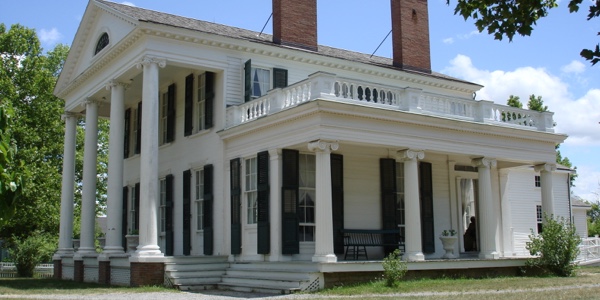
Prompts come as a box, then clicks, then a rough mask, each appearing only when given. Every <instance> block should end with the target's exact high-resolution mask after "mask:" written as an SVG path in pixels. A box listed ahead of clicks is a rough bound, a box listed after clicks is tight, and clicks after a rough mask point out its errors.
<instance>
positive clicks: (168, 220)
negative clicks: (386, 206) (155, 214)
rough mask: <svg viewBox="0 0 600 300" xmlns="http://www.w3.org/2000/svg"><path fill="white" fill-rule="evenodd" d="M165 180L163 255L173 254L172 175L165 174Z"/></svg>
mask: <svg viewBox="0 0 600 300" xmlns="http://www.w3.org/2000/svg"><path fill="white" fill-rule="evenodd" d="M165 181H166V195H165V196H166V199H165V200H166V201H165V255H166V256H173V238H174V234H173V175H170V174H169V175H167V177H166V178H165Z"/></svg>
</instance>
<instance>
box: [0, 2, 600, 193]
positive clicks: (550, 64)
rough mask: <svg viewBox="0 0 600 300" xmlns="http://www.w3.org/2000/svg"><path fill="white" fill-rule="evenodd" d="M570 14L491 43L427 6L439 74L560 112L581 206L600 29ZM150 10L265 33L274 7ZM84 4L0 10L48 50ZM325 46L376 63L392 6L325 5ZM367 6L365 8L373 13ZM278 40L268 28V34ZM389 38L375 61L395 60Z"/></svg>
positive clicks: (594, 140)
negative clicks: (587, 54) (586, 54)
mask: <svg viewBox="0 0 600 300" xmlns="http://www.w3.org/2000/svg"><path fill="white" fill-rule="evenodd" d="M590 1H591V0H586V1H584V5H583V6H582V8H581V9H580V11H579V12H578V13H572V14H571V13H569V12H568V8H567V6H566V5H567V3H568V1H567V0H559V7H557V8H554V9H552V10H551V11H550V14H549V16H548V17H546V18H543V19H541V20H539V21H538V22H537V26H536V27H535V28H534V30H533V32H532V35H531V36H528V37H521V36H515V37H514V38H513V40H512V42H509V41H508V40H507V39H504V40H502V41H497V40H494V39H493V37H492V36H490V35H488V34H486V33H485V32H484V33H479V32H478V31H477V29H476V27H475V25H474V24H473V21H472V20H467V21H465V20H464V19H463V18H462V17H461V16H458V15H454V6H453V5H455V4H456V1H455V0H451V1H450V2H451V3H450V6H448V5H446V0H429V1H428V3H429V31H430V43H431V64H432V70H433V71H435V72H440V73H444V74H447V75H450V76H454V77H458V78H462V79H464V80H467V81H471V82H475V83H479V84H481V85H483V86H484V88H483V89H481V90H480V91H479V92H477V98H476V99H477V100H480V99H481V100H490V101H494V102H495V103H498V104H506V100H507V99H508V98H509V96H510V95H515V96H518V97H520V99H521V102H522V103H523V104H524V105H525V106H526V105H527V100H528V99H529V95H531V94H535V95H536V96H542V99H543V100H544V104H545V105H547V106H548V107H549V110H550V111H552V112H554V121H555V122H556V127H555V132H557V133H564V134H567V135H568V136H569V137H568V138H567V140H566V141H565V143H563V144H562V145H561V146H560V151H561V154H562V155H563V157H568V158H569V160H570V161H571V162H572V164H573V165H574V166H576V167H577V173H578V175H579V176H578V178H577V180H576V181H575V187H574V188H573V189H572V192H573V194H574V195H577V196H579V197H581V198H583V199H584V200H589V201H598V200H600V196H599V195H598V193H599V192H600V64H597V65H596V66H591V64H590V63H589V62H588V61H585V60H584V59H583V58H581V57H580V55H579V52H580V51H581V50H582V49H583V48H587V49H591V48H594V47H595V46H596V44H598V43H599V42H600V38H598V36H597V33H598V32H600V22H599V21H600V19H598V18H596V19H593V20H592V21H587V19H586V16H587V10H588V8H587V6H586V5H587V4H586V3H589V2H590ZM115 2H118V3H125V4H129V5H134V6H138V7H143V8H147V9H152V10H157V11H162V12H167V13H172V14H176V15H180V16H185V17H191V18H195V19H201V20H205V21H210V22H216V23H221V24H225V25H229V26H235V27H240V28H245V29H249V30H254V31H261V29H262V28H263V26H264V25H265V23H266V22H267V20H268V18H269V15H270V14H271V0H252V1H247V0H220V1H208V0H197V1H189V0H170V1H164V0H163V1H161V0H131V1H127V2H124V1H119V0H115ZM87 3H88V2H87V1H86V0H60V1H47V0H20V1H15V0H0V23H4V24H5V25H7V26H10V25H12V24H15V23H20V24H22V25H24V26H26V27H29V28H34V29H35V30H36V32H37V34H38V36H39V37H40V40H41V42H42V46H43V47H44V49H46V50H50V49H52V48H53V47H55V46H56V45H57V44H59V43H61V44H67V45H71V43H72V41H73V38H74V36H75V33H76V31H77V28H78V27H79V23H80V22H81V18H82V16H83V13H84V12H85V8H86V6H87ZM317 3H318V4H317V6H318V8H317V9H318V13H317V26H318V33H317V34H318V43H319V44H322V45H327V46H332V47H336V48H342V49H347V50H353V51H358V52H363V53H368V54H371V53H373V52H374V51H375V49H376V48H377V46H378V45H379V44H380V43H381V41H382V40H384V38H385V37H386V35H387V34H388V32H389V31H390V30H391V17H390V8H389V6H390V2H389V0H369V1H365V0H318V1H317ZM366 3H368V5H367V4H366ZM264 32H265V33H269V34H270V33H272V23H271V22H270V21H269V23H268V24H267V26H266V27H265V30H264ZM391 53H392V46H391V37H388V39H387V40H385V42H384V43H383V44H382V46H381V47H380V48H379V50H378V51H377V52H376V53H375V54H376V55H378V56H383V57H391Z"/></svg>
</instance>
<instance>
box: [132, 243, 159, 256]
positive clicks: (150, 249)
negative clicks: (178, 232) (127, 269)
mask: <svg viewBox="0 0 600 300" xmlns="http://www.w3.org/2000/svg"><path fill="white" fill-rule="evenodd" d="M164 256H165V254H164V253H162V252H160V247H158V246H157V245H144V246H141V245H139V246H138V247H137V250H136V251H135V252H134V253H133V254H131V257H164Z"/></svg>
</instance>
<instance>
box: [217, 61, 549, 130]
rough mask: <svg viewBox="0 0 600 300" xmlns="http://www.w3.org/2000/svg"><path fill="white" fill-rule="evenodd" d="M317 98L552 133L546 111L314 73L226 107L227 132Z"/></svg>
mask: <svg viewBox="0 0 600 300" xmlns="http://www.w3.org/2000/svg"><path fill="white" fill-rule="evenodd" d="M317 99H323V100H329V101H336V102H344V103H348V104H356V105H365V106H370V107H378V108H385V109H392V110H399V111H406V112H412V113H418V114H423V115H435V116H442V117H445V118H452V119H458V120H464V121H471V122H479V123H486V124H493V125H498V126H506V127H513V128H523V129H529V130H537V131H544V132H554V122H553V119H552V116H553V113H551V112H537V111H531V110H526V109H520V108H514V107H509V106H505V105H498V104H494V103H493V102H491V101H486V100H472V99H469V98H455V97H448V96H445V95H440V94H434V93H429V92H424V91H422V90H420V89H415V88H409V87H404V88H402V87H394V86H387V85H381V84H376V83H370V82H366V81H360V80H354V79H348V78H342V77H337V76H336V75H335V74H331V73H324V72H317V73H314V74H312V75H309V76H308V78H307V79H305V80H303V81H300V82H298V83H295V84H293V85H290V86H288V87H286V88H283V89H274V90H271V91H269V93H267V95H265V96H263V97H260V98H258V99H255V100H253V101H250V102H247V103H244V104H241V105H237V106H232V107H229V108H227V128H231V127H234V126H237V125H240V124H244V123H248V122H251V121H253V120H256V119H258V118H261V117H264V116H268V115H271V114H274V113H277V112H279V111H282V110H286V109H290V108H292V107H295V106H298V105H300V104H302V103H305V102H309V101H313V100H317Z"/></svg>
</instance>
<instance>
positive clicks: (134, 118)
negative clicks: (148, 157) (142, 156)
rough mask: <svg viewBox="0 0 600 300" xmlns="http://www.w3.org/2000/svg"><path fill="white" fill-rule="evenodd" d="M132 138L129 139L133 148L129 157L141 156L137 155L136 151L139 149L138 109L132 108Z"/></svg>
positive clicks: (130, 149)
mask: <svg viewBox="0 0 600 300" xmlns="http://www.w3.org/2000/svg"><path fill="white" fill-rule="evenodd" d="M130 128H131V136H130V139H129V145H130V146H131V148H129V153H130V155H129V157H131V156H134V155H139V153H135V149H136V147H137V142H138V140H137V132H138V130H139V128H138V109H137V107H132V108H131V127H130Z"/></svg>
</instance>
